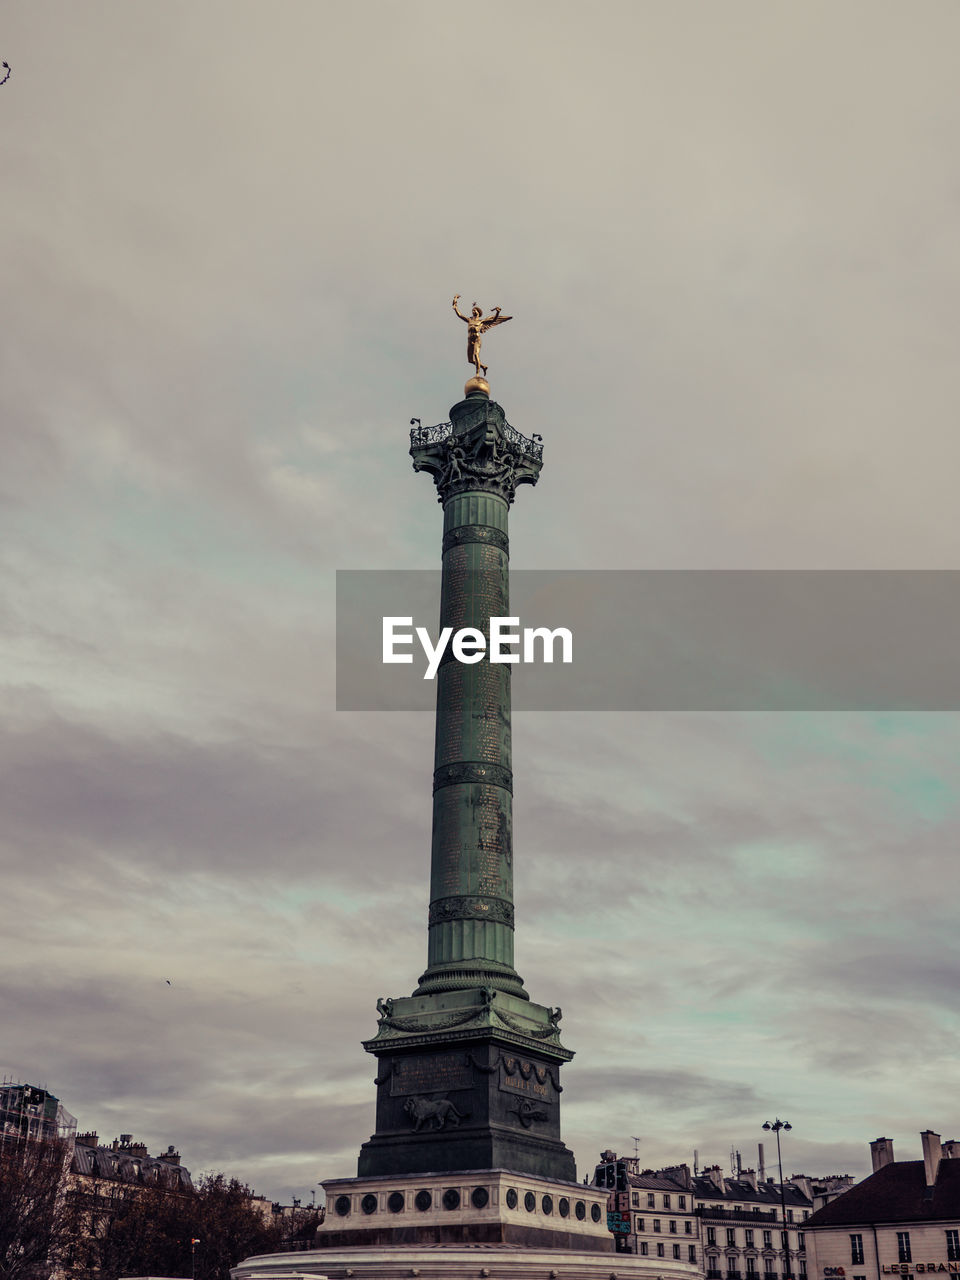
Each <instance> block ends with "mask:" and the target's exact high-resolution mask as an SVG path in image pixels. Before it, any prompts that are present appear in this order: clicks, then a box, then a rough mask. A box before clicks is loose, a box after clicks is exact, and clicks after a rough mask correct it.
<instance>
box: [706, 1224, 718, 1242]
mask: <svg viewBox="0 0 960 1280" xmlns="http://www.w3.org/2000/svg"><path fill="white" fill-rule="evenodd" d="M716 1243H717V1228H716V1227H707V1244H716Z"/></svg>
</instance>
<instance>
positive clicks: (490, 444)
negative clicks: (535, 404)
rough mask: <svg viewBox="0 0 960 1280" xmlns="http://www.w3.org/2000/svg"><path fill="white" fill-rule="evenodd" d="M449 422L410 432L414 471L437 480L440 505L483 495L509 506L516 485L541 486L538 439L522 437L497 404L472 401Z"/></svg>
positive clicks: (463, 404) (483, 399)
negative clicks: (464, 496) (460, 495)
mask: <svg viewBox="0 0 960 1280" xmlns="http://www.w3.org/2000/svg"><path fill="white" fill-rule="evenodd" d="M450 417H451V421H450V422H441V423H440V424H439V425H438V426H435V427H414V429H413V430H412V431H411V432H410V456H411V457H412V458H413V469H414V471H426V472H429V474H430V475H432V476H433V479H434V483H435V484H436V486H437V501H438V502H441V503H446V502H447V501H448V499H449V498H452V497H453V496H454V495H455V494H458V493H466V492H475V491H478V490H479V491H481V492H484V493H492V494H496V495H497V496H499V497H501V498H503V499H504V500H505V501H506V502H507V503H508V504H509V503H512V502H513V499H514V496H515V495H516V491H517V486H518V485H521V484H536V483H537V480H538V479H539V476H540V469H541V467H542V466H543V444H542V442H541V439H540V437H539V436H536V435H535V436H534V437H533V438H532V439H529V440H528V439H527V437H526V436H523V435H521V434H520V432H519V431H517V429H516V428H515V427H512V426H511V425H510V423H509V422H507V419H506V416H505V415H504V412H503V409H502V408H501V407H500V405H498V404H497V403H496V402H495V401H493V400H488V399H487V398H486V396H481V395H472V396H469V397H468V398H467V399H466V400H461V401H460V403H459V404H455V405H454V406H453V408H452V409H451V410H450Z"/></svg>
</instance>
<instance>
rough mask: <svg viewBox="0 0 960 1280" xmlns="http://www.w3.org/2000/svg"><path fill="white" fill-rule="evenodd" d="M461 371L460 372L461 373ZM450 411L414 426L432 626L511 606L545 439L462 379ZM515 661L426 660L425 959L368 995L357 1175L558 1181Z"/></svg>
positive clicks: (567, 1173) (551, 1027)
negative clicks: (524, 490) (526, 921)
mask: <svg viewBox="0 0 960 1280" xmlns="http://www.w3.org/2000/svg"><path fill="white" fill-rule="evenodd" d="M469 387H470V384H468V388H469ZM450 418H451V421H450V422H449V423H442V424H440V425H439V426H435V427H416V428H415V429H414V430H413V431H411V433H410V453H411V456H412V457H413V465H414V470H416V471H426V472H427V473H428V474H430V475H432V477H433V479H434V483H435V484H436V488H437V495H438V498H439V501H440V502H441V503H442V504H443V530H444V532H443V561H442V563H443V573H442V586H441V603H440V625H441V627H452V628H453V629H454V631H457V630H459V629H460V628H462V627H476V628H477V629H478V630H480V631H482V632H483V633H484V634H485V635H487V636H488V637H489V630H490V618H491V617H507V616H509V614H510V606H509V571H508V547H509V543H508V530H507V515H508V511H509V508H510V504H511V503H512V502H513V500H514V498H515V496H516V491H517V488H518V486H520V485H521V484H536V482H537V478H538V476H539V474H540V469H541V467H542V465H543V445H542V443H541V442H540V441H539V438H534V439H532V440H529V439H527V438H526V437H525V436H523V435H521V434H520V432H519V431H517V430H516V429H515V428H513V427H511V426H510V424H509V423H508V422H507V420H506V417H505V415H504V412H503V410H502V409H501V407H500V406H499V405H498V404H496V403H495V402H493V401H491V400H490V399H489V397H488V394H487V393H486V392H485V391H483V390H479V389H472V390H471V391H470V394H468V395H467V397H466V399H464V400H462V401H461V402H460V403H459V404H456V405H454V407H453V408H452V409H451V410H450ZM512 805H513V770H512V761H511V727H510V666H509V664H505V663H490V662H489V661H488V660H487V659H486V658H485V659H484V660H483V661H482V662H479V663H475V664H466V663H462V662H458V661H456V660H447V661H445V662H443V663H442V664H441V665H440V667H439V669H438V671H437V719H436V736H435V746H434V794H433V836H432V854H431V876H430V911H429V916H428V927H427V935H428V947H427V968H426V970H425V972H424V973H423V975H422V976H421V978H420V984H419V986H418V987H417V989H416V991H415V992H414V993H413V995H411V996H408V997H405V998H399V999H391V1000H381V1001H379V1002H378V1008H379V1010H380V1014H381V1018H380V1023H379V1025H378V1028H377V1034H376V1036H375V1037H374V1038H373V1039H372V1040H368V1041H366V1042H365V1045H364V1047H365V1048H366V1049H367V1050H368V1051H369V1052H370V1053H373V1054H375V1055H376V1056H377V1059H378V1072H377V1131H376V1133H375V1134H374V1136H373V1137H372V1138H371V1140H370V1142H368V1143H366V1144H365V1145H364V1147H363V1148H362V1150H361V1153H360V1163H359V1172H360V1176H361V1177H365V1176H373V1175H378V1174H395V1173H397V1174H399V1173H421V1172H424V1173H425V1172H428V1171H433V1172H438V1171H441V1170H453V1169H461V1170H462V1169H493V1168H506V1169H514V1170H517V1171H519V1172H527V1173H536V1174H540V1175H543V1176H545V1177H550V1178H560V1179H564V1180H566V1181H574V1180H575V1179H576V1168H575V1165H574V1161H573V1155H572V1153H571V1152H570V1151H568V1150H567V1148H566V1147H565V1146H564V1145H563V1143H562V1141H561V1140H560V1082H559V1071H560V1066H561V1064H562V1063H564V1062H567V1061H569V1059H570V1058H571V1057H572V1056H573V1054H572V1053H571V1051H570V1050H569V1049H566V1048H564V1046H563V1045H562V1044H561V1043H560V1037H559V1021H560V1011H559V1009H551V1008H549V1007H547V1006H545V1005H539V1004H535V1003H534V1002H533V1001H532V1000H530V998H529V996H528V994H527V992H526V991H525V990H524V986H523V982H522V980H521V978H520V975H519V974H518V973H517V971H516V969H515V968H514V955H513V939H514V905H513V809H512Z"/></svg>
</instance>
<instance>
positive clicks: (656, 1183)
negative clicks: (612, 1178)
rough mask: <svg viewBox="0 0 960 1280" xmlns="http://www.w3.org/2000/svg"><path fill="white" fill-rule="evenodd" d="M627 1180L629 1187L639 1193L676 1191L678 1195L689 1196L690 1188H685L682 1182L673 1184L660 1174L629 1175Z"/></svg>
mask: <svg viewBox="0 0 960 1280" xmlns="http://www.w3.org/2000/svg"><path fill="white" fill-rule="evenodd" d="M629 1180H630V1185H631V1187H637V1188H638V1189H639V1190H641V1191H676V1192H678V1193H679V1194H680V1195H683V1194H684V1193H686V1194H687V1195H689V1194H690V1188H689V1187H685V1186H684V1185H683V1183H682V1182H675V1181H674V1180H673V1178H667V1177H665V1176H664V1175H663V1174H660V1173H651V1172H650V1171H649V1170H646V1171H645V1172H643V1173H631V1174H630V1175H629Z"/></svg>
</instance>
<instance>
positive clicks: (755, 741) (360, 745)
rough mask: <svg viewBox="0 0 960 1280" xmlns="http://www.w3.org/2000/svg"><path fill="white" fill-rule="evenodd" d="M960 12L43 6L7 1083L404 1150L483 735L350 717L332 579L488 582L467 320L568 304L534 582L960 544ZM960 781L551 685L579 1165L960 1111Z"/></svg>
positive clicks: (24, 201) (7, 591)
mask: <svg viewBox="0 0 960 1280" xmlns="http://www.w3.org/2000/svg"><path fill="white" fill-rule="evenodd" d="M958 38H960V11H958V10H957V8H956V6H955V5H953V4H952V3H946V2H945V0H942V2H941V0H934V2H930V3H923V4H921V5H918V6H913V7H911V8H910V9H907V8H905V7H903V6H899V5H895V4H893V3H886V2H884V0H870V2H869V3H868V2H867V0H848V3H846V4H844V5H843V6H837V5H834V4H830V3H826V2H825V0H824V2H821V0H808V2H806V3H804V4H802V5H801V4H799V3H787V4H784V5H780V6H770V5H767V4H763V3H760V2H759V0H756V2H747V0H731V2H730V3H726V4H724V5H714V6H709V7H708V6H699V5H695V4H692V3H685V2H684V0H679V2H676V0H675V2H674V3H671V4H669V5H668V4H666V3H640V4H627V3H612V2H611V3H605V4H600V5H593V6H589V7H588V6H585V5H580V4H570V3H555V4H553V5H551V6H550V7H549V9H547V7H546V6H543V5H536V4H533V3H527V4H525V5H517V4H512V5H510V4H506V3H504V2H503V0H493V2H492V3H487V4H485V5H484V6H482V7H480V8H477V9H475V10H471V9H466V8H463V9H460V8H454V7H452V6H449V5H443V4H440V3H424V2H423V0H408V3H405V4H404V5H402V6H400V5H396V4H388V3H385V2H384V3H379V4H374V3H361V4H358V5H355V6H351V7H349V8H346V7H344V6H334V5H332V4H329V3H322V2H318V3H307V2H306V0H285V3H284V4H283V5H277V6H269V7H267V6H262V5H257V4H254V3H252V2H250V0H233V2H232V3H229V4H228V3H226V2H225V0H222V2H214V0H203V2H202V3H190V4H188V3H185V2H181V0H168V2H167V3H166V4H164V5H162V6H161V5H151V4H147V3H139V2H137V0H134V2H133V3H131V2H129V0H127V2H125V3H124V2H121V0H89V2H88V3H87V4H85V5H84V6H82V7H80V6H69V5H62V4H61V5H58V4H55V3H52V2H51V3H37V2H36V0H31V2H30V3H27V2H26V0H10V3H8V4H7V6H6V7H5V12H4V15H3V20H2V23H0V58H3V59H5V60H6V61H7V62H9V63H10V66H11V68H12V75H11V78H10V80H9V81H8V82H7V83H6V84H5V85H3V86H0V128H2V135H0V136H2V143H0V146H2V164H3V168H2V173H3V199H2V202H0V232H2V239H0V245H2V253H3V280H4V313H5V318H6V325H5V335H4V341H3V343H2V347H0V352H2V356H0V358H2V369H3V398H4V409H5V412H4V415H3V426H2V432H3V441H4V446H5V448H4V467H3V471H2V475H0V518H2V522H3V536H2V542H0V572H2V590H0V638H2V646H3V648H2V663H3V672H4V678H3V691H2V695H0V696H2V698H3V716H2V720H0V756H2V765H3V767H2V769H0V814H2V816H3V824H2V834H0V849H2V854H0V857H2V864H3V880H2V886H3V887H2V891H0V923H2V926H3V934H4V939H5V941H4V944H3V952H2V957H3V977H2V983H0V992H2V1005H0V1008H2V1025H3V1027H4V1028H5V1030H6V1034H5V1036H4V1037H3V1040H4V1045H3V1050H2V1052H0V1075H4V1074H7V1075H12V1076H15V1077H18V1078H21V1079H26V1080H29V1081H31V1082H36V1083H44V1084H46V1085H47V1086H48V1087H49V1088H50V1089H51V1090H52V1091H53V1092H54V1093H55V1094H57V1095H58V1096H59V1097H60V1098H62V1100H63V1102H64V1105H65V1106H66V1107H67V1108H68V1109H69V1110H70V1111H71V1112H72V1113H73V1114H75V1115H76V1116H77V1117H78V1119H79V1122H80V1125H81V1127H82V1128H94V1129H97V1130H98V1131H99V1132H100V1134H101V1135H102V1136H103V1137H104V1138H107V1139H109V1138H112V1137H113V1136H115V1135H116V1134H118V1133H120V1132H121V1131H122V1132H133V1133H135V1134H136V1135H137V1136H138V1137H139V1138H140V1139H142V1140H143V1141H146V1142H148V1144H149V1145H150V1148H151V1150H157V1149H160V1150H162V1149H164V1148H165V1147H166V1146H167V1144H169V1143H173V1144H175V1145H176V1146H177V1147H178V1148H179V1149H180V1151H181V1153H182V1156H183V1160H184V1163H185V1164H187V1165H188V1167H190V1168H191V1169H192V1170H193V1171H194V1172H199V1171H201V1170H203V1169H223V1170H224V1171H225V1172H227V1173H228V1174H235V1175H237V1176H239V1177H242V1178H244V1179H245V1180H247V1181H249V1182H250V1183H251V1184H252V1185H253V1186H254V1187H255V1188H256V1189H257V1190H258V1191H260V1192H262V1193H263V1194H266V1195H269V1196H271V1197H273V1198H285V1199H289V1198H290V1197H291V1196H294V1195H297V1196H300V1197H309V1193H310V1190H311V1188H313V1187H315V1186H316V1184H317V1182H318V1181H319V1180H320V1179H322V1178H326V1177H333V1176H349V1175H351V1174H352V1173H353V1172H354V1171H355V1168H356V1164H355V1161H356V1155H357V1151H358V1148H359V1146H360V1144H361V1142H363V1141H365V1140H366V1139H367V1138H368V1137H369V1135H370V1133H371V1132H372V1130H373V1111H374V1088H373V1084H372V1079H373V1075H374V1062H373V1060H372V1059H370V1058H368V1057H367V1055H365V1054H364V1053H363V1050H362V1049H361V1048H360V1040H361V1039H363V1038H366V1037H369V1035H370V1034H371V1033H372V1030H373V1028H374V1026H375V1020H376V1010H375V1004H376V999H377V996H378V995H401V994H406V993H408V992H409V991H410V990H412V988H413V986H414V985H415V983H416V981H417V978H418V976H419V974H420V972H421V971H422V969H423V967H424V964H425V958H426V937H425V934H426V928H425V926H426V900H427V893H428V864H429V824H430V775H431V768H432V723H431V719H430V717H429V716H428V715H418V714H414V713H409V714H407V713H395V714H375V713H349V712H339V713H338V712H337V711H336V710H335V701H334V686H335V681H334V669H333V662H334V624H335V617H334V574H335V571H336V570H337V569H358V568H359V569H364V568H370V569H432V568H435V567H436V565H437V563H438V555H439V542H440V508H439V507H438V506H437V505H436V502H435V496H434V493H433V490H432V486H431V485H430V483H429V481H428V480H427V479H426V477H424V476H416V475H414V474H413V473H412V471H411V469H410V460H409V457H408V456H407V447H408V439H407V430H408V425H407V424H408V422H409V419H410V418H411V417H418V418H421V419H422V420H423V422H424V423H425V424H426V423H428V422H429V423H432V422H439V421H442V420H443V419H445V418H446V416H447V410H448V407H449V405H450V404H451V403H453V402H454V401H455V400H457V399H458V398H459V396H460V388H461V387H462V384H463V380H464V378H465V377H466V376H468V374H469V372H470V369H469V367H468V366H467V365H466V362H465V359H464V331H463V326H462V325H461V324H460V322H459V321H457V320H456V319H455V318H454V317H453V316H452V312H451V309H450V299H451V297H452V296H453V294H454V293H460V294H462V295H463V298H464V300H465V301H467V302H468V303H469V302H470V301H472V300H473V299H474V298H476V299H477V300H478V301H480V302H481V303H482V304H483V305H484V307H492V306H493V305H496V304H500V305H502V306H503V307H504V310H505V311H506V312H507V313H509V314H512V315H513V317H514V319H513V320H512V321H511V323H510V324H509V325H508V326H505V327H503V328H500V329H497V330H495V331H494V332H493V333H491V334H490V335H489V337H488V338H487V339H486V342H485V352H486V355H485V359H487V361H488V363H489V365H490V379H491V384H492V387H493V394H494V396H495V397H496V399H498V400H499V401H500V402H501V403H502V404H503V405H504V408H505V409H506V412H507V415H508V417H509V419H510V421H511V422H512V423H513V424H514V425H515V426H517V427H518V428H519V429H520V430H522V431H523V432H524V433H525V434H527V435H529V434H532V433H533V432H539V433H541V434H542V435H543V437H544V450H545V452H544V459H545V465H544V471H543V476H542V478H541V481H540V483H539V484H538V485H537V487H536V488H535V489H533V490H530V489H524V490H522V491H521V492H520V494H519V496H518V499H517V502H516V505H515V507H514V509H513V511H512V513H511V535H512V543H511V549H512V563H513V565H514V567H515V568H519V569H557V568H563V569H567V568H569V569H598V568H618V569H658V570H660V569H662V570H665V569H687V568H690V569H738V570H742V569H785V570H789V569H861V570H877V569H938V570H957V569H960V554H958V550H960V549H958V539H957V532H956V527H957V521H956V496H955V490H956V479H955V477H956V475H957V473H958V470H960V438H958V432H957V430H956V425H955V418H956V405H957V400H958V395H957V393H958V390H960V387H958V382H960V377H958V365H957V361H956V356H955V346H956V342H955V335H956V319H955V317H956V311H957V285H958V279H960V244H958V238H957V234H956V227H957V212H958V193H960V162H958V160H957V155H956V145H955V139H956V137H957V135H958V126H960V98H958V95H957V93H956V85H955V66H954V62H955V50H956V48H957V44H958ZM905 622H906V623H907V624H908V623H909V620H905ZM908 632H909V626H908V625H905V633H908ZM958 760H960V724H958V717H957V714H956V713H953V712H943V713H929V714H923V715H921V714H893V713H890V712H884V713H883V714H880V713H876V714H867V713H862V714H856V715H855V714H851V713H846V714H840V713H833V714H827V713H823V714H804V715H800V714H773V713H749V714H748V713H740V714H719V713H716V714H692V713H685V714H673V715H669V714H662V713H657V714H654V713H644V714H640V713H620V714H603V715H601V714H596V713H594V714H588V713H559V712H558V713H549V714H547V713H533V712H529V713H518V714H517V715H516V717H515V723H514V762H515V773H516V803H515V817H516V850H517V857H516V897H517V919H518V936H517V967H518V969H519V971H520V973H521V974H522V975H523V977H524V979H525V981H526V985H527V989H528V990H529V991H530V994H531V997H532V998H533V999H535V1000H538V1001H540V1002H542V1003H544V1004H553V1005H557V1004H559V1005H561V1006H562V1007H563V1011H564V1021H563V1029H564V1040H565V1042H566V1043H568V1044H569V1046H570V1047H571V1048H573V1049H575V1050H576V1051H577V1056H576V1058H575V1059H574V1061H573V1063H572V1064H571V1065H570V1067H569V1068H567V1069H566V1070H565V1077H564V1085H565V1091H564V1135H565V1140H566V1141H567V1143H568V1145H569V1146H571V1147H572V1148H573V1149H574V1151H575V1153H576V1156H577V1162H578V1169H579V1173H580V1176H581V1177H582V1176H583V1175H584V1174H586V1173H589V1172H590V1171H591V1170H592V1166H593V1163H594V1161H595V1159H596V1157H597V1154H598V1153H599V1152H600V1151H601V1150H602V1149H604V1148H606V1147H613V1148H615V1149H618V1150H620V1151H621V1152H626V1153H632V1151H633V1137H634V1135H637V1136H639V1137H640V1146H639V1152H640V1158H641V1161H642V1162H643V1164H644V1165H650V1166H657V1165H660V1164H664V1163H673V1162H676V1161H679V1160H683V1159H686V1160H687V1161H688V1162H689V1161H692V1159H693V1151H694V1150H695V1149H696V1150H697V1151H698V1152H699V1158H700V1161H701V1164H705V1163H714V1162H717V1163H721V1164H724V1165H726V1164H727V1163H728V1158H729V1152H730V1150H731V1148H735V1149H738V1150H740V1151H741V1153H742V1155H743V1160H744V1164H745V1165H751V1164H753V1163H755V1157H756V1143H757V1142H758V1141H762V1140H763V1139H764V1136H765V1135H764V1134H763V1132H762V1131H761V1128H760V1126H761V1124H762V1123H763V1121H764V1120H772V1119H773V1118H774V1116H775V1115H778V1114H779V1115H780V1116H783V1117H785V1118H787V1119H789V1120H790V1121H791V1123H792V1124H793V1126H794V1128H793V1130H792V1131H791V1133H790V1134H789V1135H788V1137H787V1139H786V1142H785V1147H784V1160H785V1172H787V1173H789V1172H793V1171H799V1170H803V1171H806V1172H810V1173H827V1172H850V1173H855V1174H856V1173H859V1174H862V1173H865V1172H866V1171H867V1170H868V1168H869V1159H868V1153H867V1144H868V1143H869V1141H870V1140H871V1139H872V1138H875V1137H877V1136H880V1135H881V1134H882V1135H884V1136H887V1137H891V1138H893V1139H894V1140H895V1143H896V1151H897V1155H898V1157H899V1158H918V1157H919V1136H918V1135H919V1132H920V1130H922V1129H926V1128H928V1127H930V1128H933V1129H935V1130H937V1131H939V1132H941V1133H942V1135H943V1136H944V1137H954V1136H960V1134H958V1128H960V1125H958V1119H960V1117H958V1116H957V1113H956V1109H955V1108H954V1107H953V1106H952V1105H951V1104H949V1102H948V1098H949V1097H950V1096H953V1094H954V1093H955V1092H956V1086H957V1078H958V1072H957V1065H956V1064H957V1061H958V1058H960V1053H958V1048H960V1045H958V1009H957V996H956V990H957V983H956V969H957V965H956V942H955V938H956V924H955V915H956V912H955V907H954V901H953V899H954V891H955V888H956V872H955V870H954V861H955V856H954V855H955V849H956V845H957V837H958V830H960V822H958V805H957V767H958ZM168 979H169V982H170V985H168V984H167V980H168ZM766 1155H767V1166H768V1169H767V1171H768V1173H770V1172H773V1168H772V1148H771V1144H770V1142H769V1141H767V1144H766Z"/></svg>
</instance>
